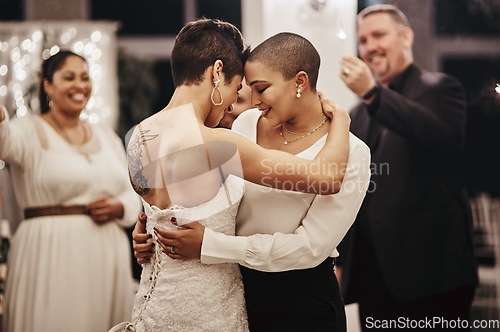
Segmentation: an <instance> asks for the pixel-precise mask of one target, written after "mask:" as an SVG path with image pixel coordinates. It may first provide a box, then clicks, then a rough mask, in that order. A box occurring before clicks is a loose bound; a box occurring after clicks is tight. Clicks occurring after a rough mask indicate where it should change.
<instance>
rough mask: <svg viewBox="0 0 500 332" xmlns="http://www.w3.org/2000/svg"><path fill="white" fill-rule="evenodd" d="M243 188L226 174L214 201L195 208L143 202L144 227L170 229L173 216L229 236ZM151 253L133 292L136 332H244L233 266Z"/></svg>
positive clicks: (238, 281) (243, 312)
mask: <svg viewBox="0 0 500 332" xmlns="http://www.w3.org/2000/svg"><path fill="white" fill-rule="evenodd" d="M243 191H244V186H243V180H241V179H239V178H237V177H234V176H229V177H228V178H227V179H226V181H225V183H224V184H223V185H222V186H221V187H220V190H219V192H218V194H217V195H216V196H215V197H214V198H213V199H211V200H210V201H208V202H206V203H204V204H202V205H199V206H196V207H192V208H182V207H179V206H173V207H170V208H169V209H165V210H161V209H159V208H157V207H156V206H150V205H149V204H148V203H146V202H144V207H145V212H146V214H147V216H148V222H147V231H148V232H149V233H151V234H153V236H154V232H153V227H155V226H157V225H159V226H162V227H165V228H169V229H172V228H175V227H176V226H174V225H172V224H171V223H170V218H171V217H173V216H175V217H176V218H177V221H178V223H179V222H182V221H186V220H196V221H199V222H200V223H201V224H202V225H204V226H205V227H209V228H211V229H214V230H216V231H218V232H222V233H225V234H232V235H234V230H235V218H236V213H237V211H238V206H239V203H240V200H241V197H242V195H243ZM156 248H160V246H159V245H157V246H156ZM155 256H156V258H154V259H152V261H151V262H150V263H149V264H145V265H144V266H143V272H142V276H141V283H140V287H139V291H138V293H137V295H136V303H135V308H134V314H133V320H134V321H136V323H135V328H136V330H137V331H231V332H234V331H248V326H247V320H246V309H245V300H244V296H243V284H242V281H241V276H240V271H239V268H238V265H237V264H215V265H202V264H201V263H200V261H199V260H173V259H171V258H170V257H168V256H167V255H165V254H164V253H162V252H161V251H160V250H157V255H155ZM155 270H158V272H157V273H155ZM152 284H154V287H151V286H152ZM147 298H149V299H148V300H147V303H146V305H144V303H145V300H146V299H147ZM141 310H142V312H141Z"/></svg>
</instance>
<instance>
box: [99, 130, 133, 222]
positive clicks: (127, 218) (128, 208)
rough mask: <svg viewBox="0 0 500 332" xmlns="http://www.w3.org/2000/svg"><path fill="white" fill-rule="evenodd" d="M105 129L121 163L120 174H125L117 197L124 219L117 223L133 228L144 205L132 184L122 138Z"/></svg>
mask: <svg viewBox="0 0 500 332" xmlns="http://www.w3.org/2000/svg"><path fill="white" fill-rule="evenodd" d="M103 129H104V131H105V132H106V134H107V135H109V137H110V141H111V145H112V148H113V149H114V152H116V158H117V159H118V160H119V161H120V165H121V166H122V167H121V168H120V172H122V173H123V180H122V181H123V182H122V185H121V186H120V189H121V192H120V193H119V194H118V195H117V196H116V197H115V198H116V199H118V200H119V201H120V202H121V203H122V205H123V217H122V218H121V219H119V220H118V221H117V222H118V224H119V225H120V226H122V227H131V226H133V225H134V224H135V223H136V222H137V217H138V215H139V213H140V212H141V211H142V204H141V199H140V197H139V195H137V193H136V192H135V191H134V189H133V188H132V185H131V184H130V180H129V175H128V167H127V156H126V153H125V148H124V146H123V143H122V141H121V139H120V137H119V136H118V135H117V134H116V133H115V132H114V130H113V129H111V128H110V127H107V126H104V125H103Z"/></svg>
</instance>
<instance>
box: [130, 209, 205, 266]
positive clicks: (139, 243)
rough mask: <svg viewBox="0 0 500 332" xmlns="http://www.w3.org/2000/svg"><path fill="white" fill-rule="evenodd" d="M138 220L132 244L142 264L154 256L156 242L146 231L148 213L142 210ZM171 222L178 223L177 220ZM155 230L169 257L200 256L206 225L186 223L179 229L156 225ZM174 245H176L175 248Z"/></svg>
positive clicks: (138, 260) (186, 257) (190, 257)
mask: <svg viewBox="0 0 500 332" xmlns="http://www.w3.org/2000/svg"><path fill="white" fill-rule="evenodd" d="M137 220H138V222H137V223H136V224H135V227H134V230H133V232H132V239H133V241H132V245H133V247H134V256H135V258H136V259H137V263H139V264H141V265H142V264H145V263H147V262H149V260H150V258H151V257H152V256H153V251H154V246H155V242H153V241H152V235H151V234H149V233H147V232H146V221H147V217H146V214H145V213H144V212H141V213H140V214H139V217H138V219H137ZM171 222H172V224H174V225H176V223H175V220H171ZM154 231H155V235H156V237H157V239H158V241H157V243H158V244H159V245H160V246H161V248H162V251H163V252H164V253H165V254H166V255H167V256H168V257H170V258H173V259H193V258H200V256H201V244H202V242H203V235H204V233H205V227H204V226H202V225H201V224H200V223H199V222H197V221H194V222H191V223H188V224H184V225H182V226H181V227H179V229H177V230H171V229H165V228H163V227H161V226H155V227H154ZM172 247H174V249H173V250H172Z"/></svg>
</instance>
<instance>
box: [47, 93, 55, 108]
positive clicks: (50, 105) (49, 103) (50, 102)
mask: <svg viewBox="0 0 500 332" xmlns="http://www.w3.org/2000/svg"><path fill="white" fill-rule="evenodd" d="M47 105H49V108H52V106H54V102H53V101H52V99H50V97H49V95H47Z"/></svg>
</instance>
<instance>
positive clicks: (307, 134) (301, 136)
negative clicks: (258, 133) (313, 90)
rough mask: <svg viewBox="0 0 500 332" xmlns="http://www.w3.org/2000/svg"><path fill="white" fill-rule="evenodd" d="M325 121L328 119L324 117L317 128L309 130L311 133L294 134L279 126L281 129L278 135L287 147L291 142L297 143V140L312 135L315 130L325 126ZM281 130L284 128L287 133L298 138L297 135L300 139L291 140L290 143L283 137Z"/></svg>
mask: <svg viewBox="0 0 500 332" xmlns="http://www.w3.org/2000/svg"><path fill="white" fill-rule="evenodd" d="M327 119H328V118H327V117H326V116H325V117H324V118H323V122H321V124H320V125H319V126H317V127H316V128H314V129H313V130H311V131H310V132H308V133H295V132H293V131H291V130H289V129H288V128H287V127H285V126H284V125H283V124H281V128H280V135H281V137H283V141H285V145H288V144H290V143H293V142H297V141H298V140H300V139H303V138H304V137H307V136H309V135H311V134H312V133H314V132H315V131H316V130H318V129H319V128H321V127H323V125H324V124H325V122H326V120H327ZM283 128H284V129H285V130H286V131H287V132H289V133H290V134H293V135H296V136H299V135H300V137H299V138H296V139H294V140H291V141H287V140H286V139H285V136H283Z"/></svg>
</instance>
